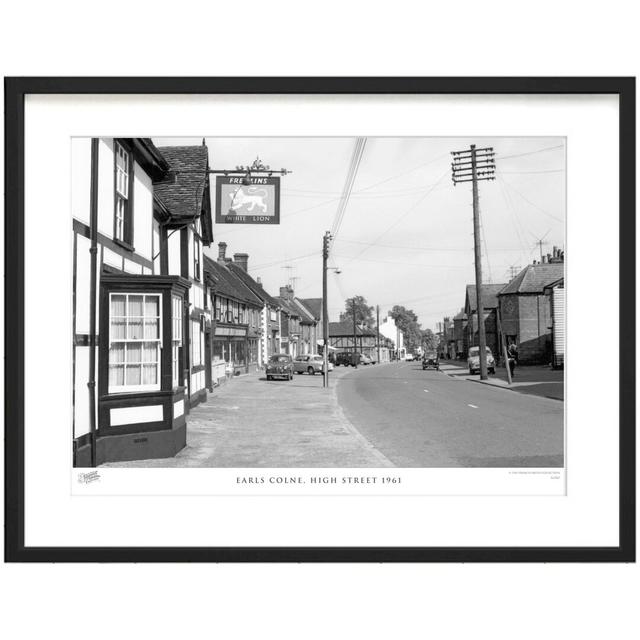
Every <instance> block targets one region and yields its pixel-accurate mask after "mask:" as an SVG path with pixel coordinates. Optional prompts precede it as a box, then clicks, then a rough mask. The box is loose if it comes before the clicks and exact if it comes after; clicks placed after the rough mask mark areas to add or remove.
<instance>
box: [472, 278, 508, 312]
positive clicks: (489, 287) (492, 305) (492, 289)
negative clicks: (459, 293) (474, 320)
mask: <svg viewBox="0 0 640 640" xmlns="http://www.w3.org/2000/svg"><path fill="white" fill-rule="evenodd" d="M504 286H505V285H504V284H483V285H482V306H483V307H484V308H485V309H496V308H497V307H498V294H499V293H500V292H501V291H502V290H503V289H504ZM467 301H468V303H469V307H470V309H471V312H472V313H473V312H474V311H476V309H477V308H478V299H477V297H476V285H475V284H468V285H467ZM465 308H466V304H465Z"/></svg>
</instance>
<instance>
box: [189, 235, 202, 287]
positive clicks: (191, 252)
mask: <svg viewBox="0 0 640 640" xmlns="http://www.w3.org/2000/svg"><path fill="white" fill-rule="evenodd" d="M187 250H188V255H189V258H188V260H187V268H188V274H189V277H190V278H194V277H195V274H194V273H193V230H192V229H191V227H189V228H188V229H187ZM200 255H201V256H202V251H200Z"/></svg>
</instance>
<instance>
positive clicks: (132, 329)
mask: <svg viewBox="0 0 640 640" xmlns="http://www.w3.org/2000/svg"><path fill="white" fill-rule="evenodd" d="M127 337H128V338H129V340H142V318H129V335H128V336H127Z"/></svg>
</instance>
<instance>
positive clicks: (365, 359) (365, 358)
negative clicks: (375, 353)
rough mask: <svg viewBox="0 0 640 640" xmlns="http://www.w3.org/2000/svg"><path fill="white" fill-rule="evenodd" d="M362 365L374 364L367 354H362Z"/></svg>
mask: <svg viewBox="0 0 640 640" xmlns="http://www.w3.org/2000/svg"><path fill="white" fill-rule="evenodd" d="M360 364H373V360H372V359H371V358H370V357H369V356H368V355H366V354H365V353H361V354H360Z"/></svg>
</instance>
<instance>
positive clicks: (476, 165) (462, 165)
mask: <svg viewBox="0 0 640 640" xmlns="http://www.w3.org/2000/svg"><path fill="white" fill-rule="evenodd" d="M451 154H452V155H453V162H452V163H451V170H452V180H453V185H454V186H456V185H457V184H458V183H459V182H471V185H472V189H473V244H474V254H475V266H476V301H477V307H478V309H477V317H478V342H479V343H480V344H479V345H478V346H479V351H480V353H479V355H480V379H481V380H486V379H487V337H486V334H485V326H484V305H483V303H482V254H481V250H480V208H479V205H478V182H479V181H480V180H495V170H496V165H495V154H494V151H493V147H486V148H484V149H476V145H475V144H472V145H471V147H470V148H469V150H465V151H452V152H451Z"/></svg>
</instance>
